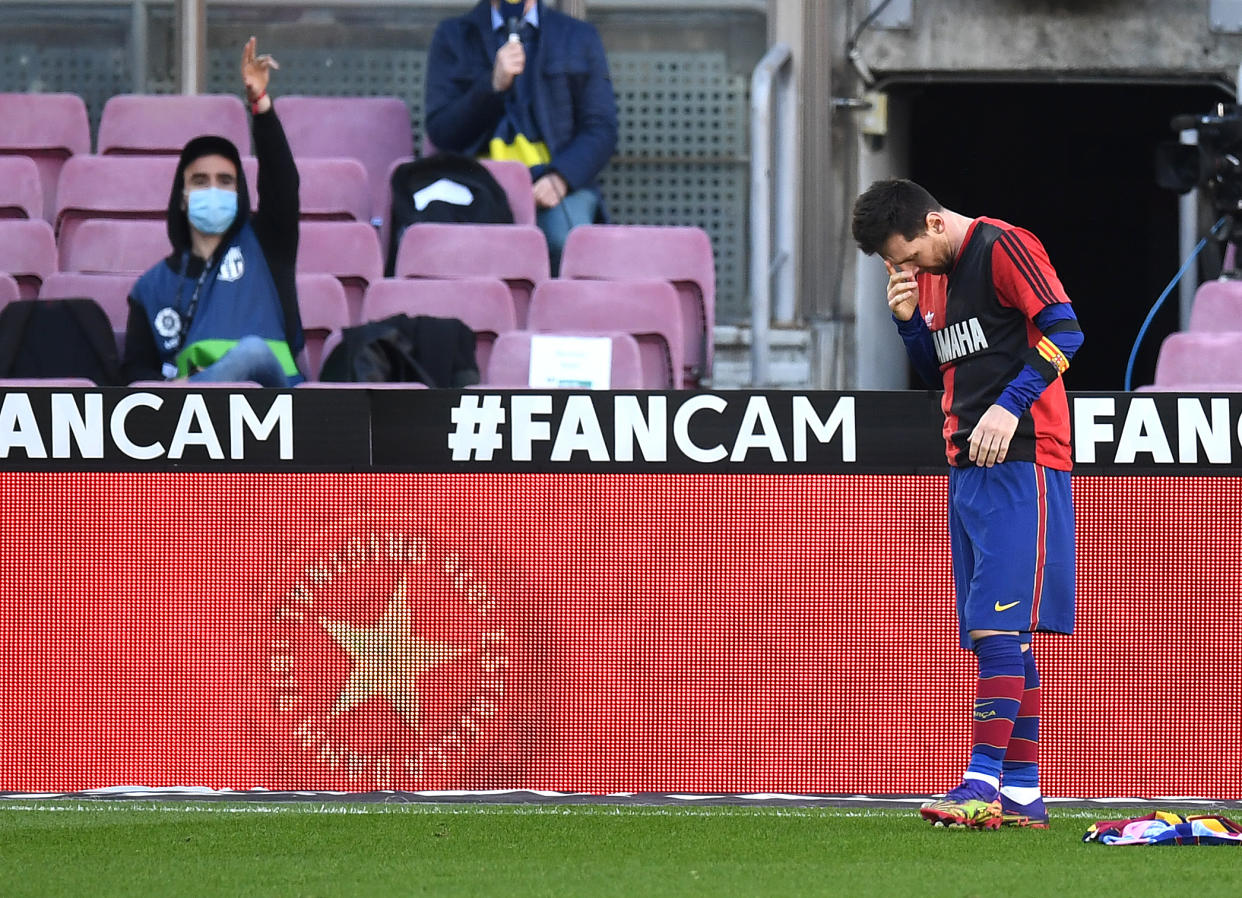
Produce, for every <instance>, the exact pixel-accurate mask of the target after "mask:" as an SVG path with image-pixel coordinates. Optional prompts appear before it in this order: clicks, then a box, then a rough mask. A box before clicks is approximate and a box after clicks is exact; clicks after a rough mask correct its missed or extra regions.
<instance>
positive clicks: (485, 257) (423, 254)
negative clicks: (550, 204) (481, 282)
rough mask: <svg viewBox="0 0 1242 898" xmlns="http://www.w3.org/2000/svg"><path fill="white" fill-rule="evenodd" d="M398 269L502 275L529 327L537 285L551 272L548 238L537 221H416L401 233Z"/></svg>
mask: <svg viewBox="0 0 1242 898" xmlns="http://www.w3.org/2000/svg"><path fill="white" fill-rule="evenodd" d="M394 273H395V275H396V276H397V277H399V278H462V277H497V278H500V279H501V280H502V281H504V282H505V283H506V284H508V285H509V292H510V293H511V294H512V295H513V301H514V308H515V309H516V311H517V323H518V327H525V326H526V322H527V310H528V309H529V307H530V301H531V294H532V292H533V291H534V289H535V286H536V285H537V284H540V283H542V282H543V281H546V280H547V279H548V278H549V277H550V276H551V272H550V269H549V264H548V241H547V239H546V238H545V237H544V236H543V231H541V230H539V228H537V227H535V226H534V225H519V224H512V225H497V224H435V223H430V222H428V223H423V224H416V225H413V226H411V227H409V228H406V231H405V233H404V234H402V235H401V243H400V244H398V246H397V264H396V268H395V271H394Z"/></svg>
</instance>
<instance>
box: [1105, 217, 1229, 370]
mask: <svg viewBox="0 0 1242 898" xmlns="http://www.w3.org/2000/svg"><path fill="white" fill-rule="evenodd" d="M1228 220H1229V216H1228V215H1222V216H1221V217H1220V219H1219V220H1218V221H1217V222H1216V224H1214V225H1212V230H1211V231H1209V232H1208V235H1207V237H1204V238H1203V239H1202V240H1200V241H1199V244H1198V246H1196V247H1195V248H1194V251H1193V252H1192V253H1191V254H1190V255H1189V256H1188V257H1187V259H1186V261H1185V262H1183V263H1182V267H1181V268H1179V269H1178V270H1177V274H1175V275H1173V280H1171V281H1169V286H1167V287H1165V288H1164V292H1163V293H1161V294H1160V298H1159V299H1157V300H1156V304H1155V305H1153V306H1152V307H1151V311H1150V312H1148V313H1147V318H1145V319H1144V320H1143V326H1142V327H1140V328H1139V332H1138V336H1137V337H1135V338H1134V347H1133V348H1132V349H1131V350H1130V361H1129V362H1127V363H1126V382H1125V390H1126V392H1127V393H1128V392H1130V381H1131V380H1132V379H1133V376H1134V360H1135V359H1136V358H1138V351H1139V345H1140V344H1142V342H1143V337H1144V336H1146V334H1147V328H1148V327H1150V326H1151V322H1152V319H1153V318H1155V317H1156V313H1157V312H1159V311H1160V307H1161V306H1162V305H1164V301H1165V300H1166V299H1168V298H1169V294H1170V293H1172V292H1173V288H1174V287H1176V286H1177V282H1178V281H1180V280H1181V279H1182V275H1184V274H1185V273H1186V269H1187V268H1189V267H1190V263H1191V262H1193V261H1194V260H1195V257H1196V256H1198V255H1199V253H1200V252H1202V251H1203V247H1205V246H1207V242H1208V237H1215V236H1216V232H1217V231H1219V230H1220V229H1221V228H1222V227H1223V226H1224V224H1225V222H1226V221H1228Z"/></svg>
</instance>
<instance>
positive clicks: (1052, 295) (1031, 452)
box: [918, 218, 1072, 471]
mask: <svg viewBox="0 0 1242 898" xmlns="http://www.w3.org/2000/svg"><path fill="white" fill-rule="evenodd" d="M918 285H919V312H920V313H921V314H922V315H923V318H924V320H925V321H926V323H927V327H928V330H930V331H931V336H932V341H933V344H934V347H935V350H936V358H937V360H938V361H939V363H940V371H941V375H942V376H943V378H944V398H943V400H942V406H943V408H944V419H945V420H944V436H945V444H946V445H945V449H946V453H947V455H948V458H949V464H951V465H956V466H958V467H968V466H970V465H971V464H972V462H971V461H970V446H969V443H968V440H969V439H970V434H971V431H972V430H974V427H975V425H976V424H977V423H978V422H979V419H980V418H981V417H982V416H983V413H984V412H985V411H987V410H988V408H989V407H990V406H991V405H992V404H993V403H995V402H996V400H997V398H998V397H999V396H1000V395H1001V393H1002V392H1003V391H1004V390H1005V387H1006V386H1008V385H1009V382H1010V381H1012V380H1013V379H1014V377H1015V376H1017V374H1018V373H1019V372H1020V371H1021V370H1022V368H1023V366H1024V364H1025V363H1026V362H1025V357H1026V356H1027V355H1028V354H1029V353H1030V350H1031V349H1032V348H1034V349H1036V350H1037V351H1039V352H1040V353H1041V355H1043V357H1044V358H1045V359H1047V360H1048V361H1049V362H1050V363H1051V364H1052V365H1054V366H1055V367H1057V369H1058V370H1064V369H1063V365H1062V364H1059V363H1058V357H1059V354H1058V351H1057V349H1056V346H1055V344H1052V342H1051V341H1050V340H1048V339H1047V338H1045V337H1044V335H1043V334H1042V333H1041V332H1040V330H1039V329H1038V328H1037V327H1036V326H1035V323H1034V318H1035V316H1036V315H1038V314H1039V313H1040V312H1041V311H1042V310H1043V309H1045V308H1047V307H1048V306H1050V305H1053V304H1056V303H1068V302H1069V297H1067V296H1066V294H1065V288H1064V287H1062V286H1061V281H1060V279H1059V278H1058V277H1057V274H1056V271H1054V270H1053V267H1052V263H1051V262H1049V261H1048V253H1047V251H1046V250H1045V249H1044V246H1043V244H1042V243H1040V242H1039V239H1038V238H1037V237H1036V236H1035V235H1034V234H1032V233H1031V232H1030V231H1026V230H1023V229H1022V228H1017V227H1014V226H1013V225H1011V224H1008V223H1006V222H1003V221H999V220H998V219H995V218H977V219H975V220H974V221H973V222H972V223H971V225H970V227H969V229H968V230H967V231H966V237H965V239H964V240H963V241H962V245H961V247H960V248H959V249H958V254H957V258H956V260H954V263H953V270H952V271H950V272H949V273H948V274H947V275H935V274H927V273H921V274H919V276H918ZM1044 344H1048V347H1049V348H1048V350H1047V352H1045V351H1044V349H1043V347H1044ZM1050 355H1051V356H1052V357H1051V358H1050V357H1049V356H1050ZM1061 362H1064V359H1061ZM1006 459H1007V460H1015V461H1033V462H1036V463H1037V464H1041V465H1045V466H1046V467H1049V468H1056V469H1058V470H1062V471H1068V470H1070V469H1071V467H1072V457H1071V453H1070V421H1069V404H1068V402H1067V400H1066V398H1065V384H1064V382H1063V381H1062V380H1061V378H1059V377H1057V378H1056V379H1055V380H1054V381H1053V382H1052V383H1051V384H1049V386H1048V388H1047V389H1046V390H1044V392H1043V394H1042V395H1041V396H1040V397H1039V399H1037V400H1036V401H1035V403H1034V404H1033V405H1032V406H1031V407H1030V409H1029V410H1028V411H1027V412H1026V413H1025V414H1024V415H1022V417H1021V418H1020V419H1019V420H1018V428H1017V431H1016V432H1015V433H1014V436H1013V440H1012V442H1011V443H1010V447H1009V452H1008V454H1007V455H1006Z"/></svg>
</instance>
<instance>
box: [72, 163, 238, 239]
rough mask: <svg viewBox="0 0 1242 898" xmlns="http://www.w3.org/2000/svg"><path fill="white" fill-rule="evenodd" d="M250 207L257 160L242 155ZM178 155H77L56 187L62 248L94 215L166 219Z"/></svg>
mask: <svg viewBox="0 0 1242 898" xmlns="http://www.w3.org/2000/svg"><path fill="white" fill-rule="evenodd" d="M242 170H243V171H244V172H245V175H246V187H247V192H248V193H249V195H250V208H251V209H254V208H255V207H256V206H257V204H258V160H256V159H255V158H254V157H253V156H243V157H242ZM176 172H177V160H176V159H175V158H174V157H172V156H74V157H73V158H71V159H70V160H69V161H68V162H66V163H65V166H64V168H63V169H62V170H61V173H60V183H59V185H58V187H57V191H58V192H57V198H56V213H55V215H54V217H53V224H54V225H55V227H56V239H57V240H58V241H60V243H61V245H62V247H63V246H64V245H65V244H67V243H68V242H70V241H71V240H72V239H73V233H74V231H75V230H77V228H78V226H79V225H80V224H81V222H83V221H86V220H87V219H91V218H114V219H145V220H148V221H162V222H167V219H168V201H169V198H170V197H169V195H170V193H171V190H172V182H173V176H174V175H175V174H176Z"/></svg>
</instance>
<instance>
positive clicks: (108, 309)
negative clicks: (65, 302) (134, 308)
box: [39, 271, 137, 349]
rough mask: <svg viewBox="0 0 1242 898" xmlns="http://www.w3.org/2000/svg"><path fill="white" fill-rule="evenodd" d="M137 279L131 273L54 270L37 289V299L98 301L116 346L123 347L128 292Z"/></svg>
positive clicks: (127, 319)
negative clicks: (81, 297)
mask: <svg viewBox="0 0 1242 898" xmlns="http://www.w3.org/2000/svg"><path fill="white" fill-rule="evenodd" d="M135 280H137V278H135V277H134V275H132V274H82V273H81V272H77V271H54V272H52V273H51V274H49V275H48V276H47V278H46V279H44V281H43V286H42V287H41V288H40V289H39V298H40V299H75V298H77V297H80V296H84V297H86V298H88V299H93V300H95V302H97V303H99V307H100V308H101V309H103V310H104V314H105V315H107V316H108V322H109V323H110V324H111V325H112V333H113V334H114V335H115V336H116V343H117V348H118V349H124V347H125V328H126V326H127V325H128V324H129V293H130V291H131V290H132V289H133V288H134V281H135Z"/></svg>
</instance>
